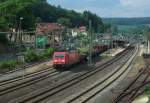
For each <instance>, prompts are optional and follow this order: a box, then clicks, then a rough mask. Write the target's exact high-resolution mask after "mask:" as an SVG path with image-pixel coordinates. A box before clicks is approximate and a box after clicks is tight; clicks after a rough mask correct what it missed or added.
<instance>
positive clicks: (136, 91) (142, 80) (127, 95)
mask: <svg viewBox="0 0 150 103" xmlns="http://www.w3.org/2000/svg"><path fill="white" fill-rule="evenodd" d="M146 71H147V69H146V68H144V69H143V70H142V71H141V72H140V73H139V74H138V75H137V76H136V78H135V79H134V80H133V81H132V82H131V83H130V84H129V85H128V86H127V87H126V88H125V89H124V90H123V91H122V92H121V93H120V94H119V96H118V97H117V98H116V99H115V100H114V102H113V103H124V102H126V101H128V103H131V102H132V101H133V100H134V99H135V98H136V97H138V96H139V95H141V94H142V93H144V89H143V90H142V88H144V86H145V85H147V84H148V83H150V81H148V78H149V75H150V74H149V73H146Z"/></svg>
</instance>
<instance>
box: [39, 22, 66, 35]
mask: <svg viewBox="0 0 150 103" xmlns="http://www.w3.org/2000/svg"><path fill="white" fill-rule="evenodd" d="M62 29H63V26H62V25H60V24H58V23H38V24H37V27H36V33H37V34H42V35H43V34H45V33H49V32H53V31H56V30H62Z"/></svg>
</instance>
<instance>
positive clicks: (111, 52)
mask: <svg viewBox="0 0 150 103" xmlns="http://www.w3.org/2000/svg"><path fill="white" fill-rule="evenodd" d="M124 50H125V48H113V49H110V50H108V51H106V52H104V53H103V54H101V55H102V56H116V55H117V54H118V53H120V52H122V51H124Z"/></svg>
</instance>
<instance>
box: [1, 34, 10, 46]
mask: <svg viewBox="0 0 150 103" xmlns="http://www.w3.org/2000/svg"><path fill="white" fill-rule="evenodd" d="M0 42H1V43H3V44H7V43H8V39H7V36H6V34H0Z"/></svg>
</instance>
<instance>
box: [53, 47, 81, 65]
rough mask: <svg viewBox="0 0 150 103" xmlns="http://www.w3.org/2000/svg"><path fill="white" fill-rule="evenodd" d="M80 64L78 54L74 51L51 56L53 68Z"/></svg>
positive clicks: (56, 53)
mask: <svg viewBox="0 0 150 103" xmlns="http://www.w3.org/2000/svg"><path fill="white" fill-rule="evenodd" d="M78 62H80V54H79V52H78V51H76V50H71V51H65V52H55V53H54V56H53V66H54V67H55V68H59V67H65V66H69V65H73V64H75V63H78Z"/></svg>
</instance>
